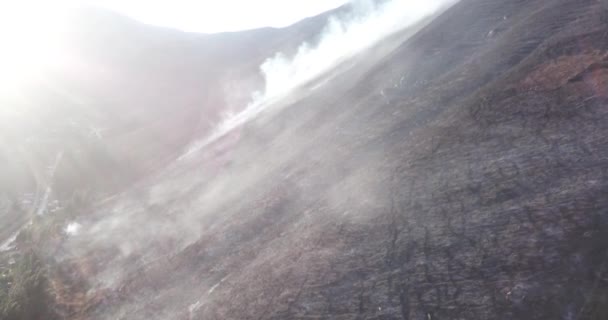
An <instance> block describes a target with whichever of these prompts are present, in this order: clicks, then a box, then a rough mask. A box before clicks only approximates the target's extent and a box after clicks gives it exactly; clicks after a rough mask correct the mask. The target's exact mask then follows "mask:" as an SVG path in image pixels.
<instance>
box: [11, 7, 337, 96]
mask: <svg viewBox="0 0 608 320" xmlns="http://www.w3.org/2000/svg"><path fill="white" fill-rule="evenodd" d="M346 2H348V0H0V93H2V92H5V91H7V90H8V91H12V90H13V89H14V87H15V86H16V85H19V84H20V83H22V82H23V81H25V80H26V79H30V78H32V77H33V76H34V75H35V74H36V73H37V72H38V70H40V69H41V68H43V67H44V66H49V65H57V64H61V63H69V59H68V58H66V55H65V54H64V52H62V45H61V39H62V38H61V37H62V34H63V33H64V30H62V26H63V23H62V21H64V18H65V17H64V13H66V12H67V11H65V10H63V9H65V8H68V7H70V6H71V4H74V3H79V4H82V3H88V4H93V5H96V6H99V7H103V8H107V9H110V10H113V11H116V12H119V13H122V14H124V15H127V16H130V17H131V18H134V19H136V20H139V21H141V22H144V23H147V24H153V25H158V26H165V27H170V28H174V29H180V30H184V31H190V32H204V33H214V32H223V31H238V30H245V29H253V28H260V27H265V26H272V27H283V26H287V25H290V24H292V23H295V22H297V21H299V20H301V19H303V18H306V17H309V16H313V15H316V14H319V13H321V12H324V11H327V10H330V9H333V8H335V7H338V6H340V5H342V4H344V3H346Z"/></svg>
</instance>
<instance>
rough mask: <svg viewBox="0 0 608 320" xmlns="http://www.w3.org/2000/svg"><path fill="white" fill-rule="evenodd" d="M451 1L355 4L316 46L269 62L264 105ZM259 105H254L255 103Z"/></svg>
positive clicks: (264, 70)
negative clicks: (265, 102)
mask: <svg viewBox="0 0 608 320" xmlns="http://www.w3.org/2000/svg"><path fill="white" fill-rule="evenodd" d="M453 2H454V1H452V0H434V1H433V0H392V1H388V2H385V3H384V4H382V5H377V4H375V3H376V2H375V1H372V0H360V1H354V2H353V3H352V5H353V11H352V13H351V14H349V15H346V16H345V17H335V16H334V17H331V18H330V19H329V21H328V23H327V25H326V27H325V29H324V30H323V33H322V37H321V40H320V41H319V42H318V43H317V44H316V45H311V44H309V43H303V44H302V45H301V46H300V48H299V49H298V52H297V54H296V55H295V56H293V57H287V56H285V55H284V54H283V53H282V52H279V53H277V54H276V55H275V56H274V57H272V58H270V59H268V60H266V62H264V64H262V66H261V71H262V73H263V74H264V78H265V80H266V87H265V91H264V94H263V95H261V96H260V99H261V100H262V101H268V100H274V99H277V98H280V97H282V96H284V95H286V94H288V93H289V92H290V91H291V90H293V89H294V88H297V87H299V86H301V85H303V84H305V83H307V82H309V81H311V80H313V79H315V78H317V77H319V76H321V75H322V74H323V73H325V72H327V71H328V70H330V69H331V68H333V67H334V66H336V65H337V64H339V63H340V62H342V61H344V60H345V59H348V58H350V57H352V56H353V55H355V54H357V53H358V52H361V51H362V50H364V49H366V48H368V47H370V46H372V45H374V44H376V43H377V42H378V41H380V40H382V39H384V38H386V37H387V36H389V35H391V34H393V33H395V32H397V31H399V30H402V29H404V28H407V27H409V26H412V25H414V24H416V23H418V22H420V21H422V20H423V19H425V18H427V17H429V16H431V15H432V14H434V13H436V12H437V11H438V10H440V9H442V8H444V7H445V6H446V5H447V4H450V3H453ZM256 102H257V103H259V101H255V102H254V103H256Z"/></svg>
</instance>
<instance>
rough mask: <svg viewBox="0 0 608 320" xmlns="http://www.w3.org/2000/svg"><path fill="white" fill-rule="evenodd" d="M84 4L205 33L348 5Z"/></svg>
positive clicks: (239, 0)
mask: <svg viewBox="0 0 608 320" xmlns="http://www.w3.org/2000/svg"><path fill="white" fill-rule="evenodd" d="M0 1H1V0H0ZM88 1H89V2H92V3H94V4H96V5H98V6H102V7H105V8H109V9H112V10H114V11H118V12H121V13H123V14H126V15H128V16H130V17H132V18H134V19H136V20H139V21H142V22H144V23H148V24H154V25H159V26H166V27H171V28H176V29H181V30H185V31H192V32H206V33H212V32H222V31H237V30H245V29H253V28H259V27H264V26H271V27H283V26H287V25H290V24H292V23H294V22H297V21H299V20H301V19H303V18H306V17H309V16H313V15H316V14H318V13H321V12H324V11H326V10H330V9H333V8H335V7H338V6H340V5H341V4H344V3H345V2H348V0H88Z"/></svg>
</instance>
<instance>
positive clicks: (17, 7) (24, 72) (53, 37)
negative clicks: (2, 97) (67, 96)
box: [0, 1, 63, 93]
mask: <svg viewBox="0 0 608 320" xmlns="http://www.w3.org/2000/svg"><path fill="white" fill-rule="evenodd" d="M62 21H63V19H62V11H61V9H60V7H59V6H57V4H56V3H54V5H51V4H44V3H42V2H38V3H27V2H18V1H11V2H7V1H0V92H3V93H4V92H7V91H8V92H10V91H11V90H15V89H17V88H19V87H21V86H22V85H24V84H26V83H27V82H29V81H32V80H34V79H35V78H36V77H38V76H39V75H40V73H41V72H42V70H43V69H44V68H46V67H48V66H50V65H52V64H54V63H58V62H59V60H60V59H61V56H60V49H61V42H62V41H61V35H62V30H61V29H62V28H61V23H62Z"/></svg>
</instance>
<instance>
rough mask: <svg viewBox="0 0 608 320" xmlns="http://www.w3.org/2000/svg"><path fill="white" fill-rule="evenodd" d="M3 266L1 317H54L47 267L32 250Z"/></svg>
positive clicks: (10, 319)
mask: <svg viewBox="0 0 608 320" xmlns="http://www.w3.org/2000/svg"><path fill="white" fill-rule="evenodd" d="M14 259H15V260H14V261H11V262H12V263H10V264H7V265H5V266H2V267H1V268H2V273H1V274H0V319H6V320H30V319H54V318H55V317H54V315H53V312H52V308H51V307H50V306H51V298H50V295H49V294H48V279H47V273H46V268H45V266H44V263H43V261H42V259H41V258H40V256H39V255H38V254H37V253H36V252H35V251H33V250H29V251H28V252H27V253H24V254H20V255H19V256H18V257H16V258H14Z"/></svg>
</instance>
